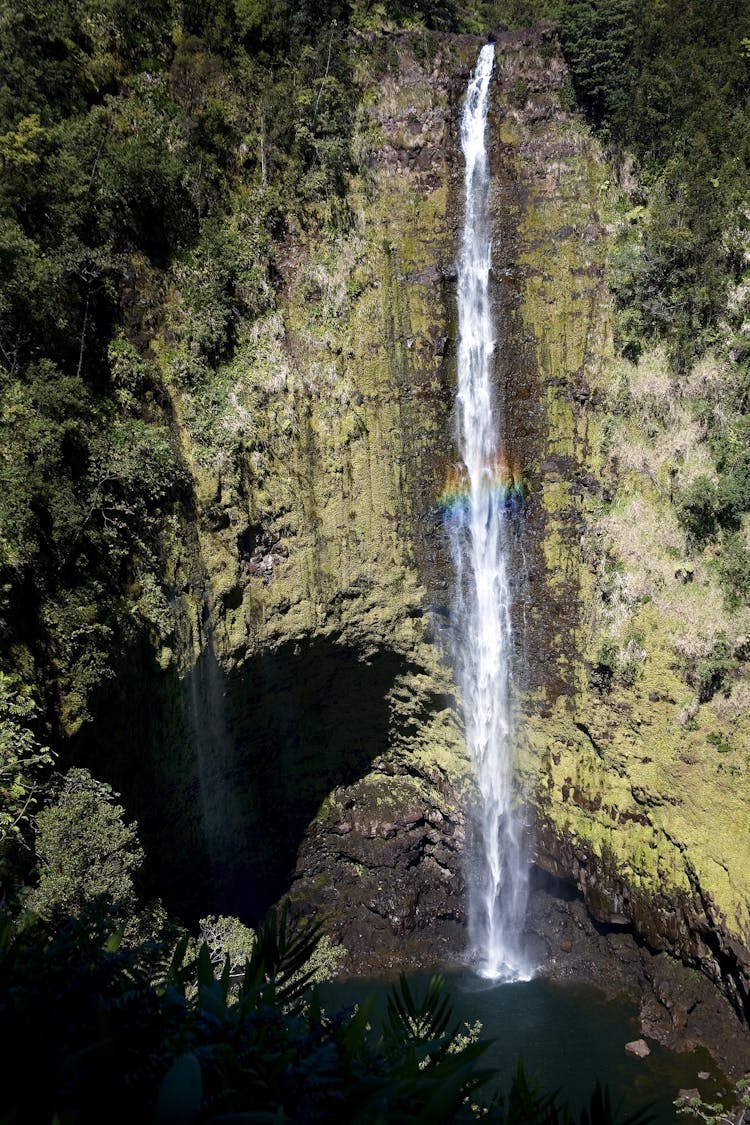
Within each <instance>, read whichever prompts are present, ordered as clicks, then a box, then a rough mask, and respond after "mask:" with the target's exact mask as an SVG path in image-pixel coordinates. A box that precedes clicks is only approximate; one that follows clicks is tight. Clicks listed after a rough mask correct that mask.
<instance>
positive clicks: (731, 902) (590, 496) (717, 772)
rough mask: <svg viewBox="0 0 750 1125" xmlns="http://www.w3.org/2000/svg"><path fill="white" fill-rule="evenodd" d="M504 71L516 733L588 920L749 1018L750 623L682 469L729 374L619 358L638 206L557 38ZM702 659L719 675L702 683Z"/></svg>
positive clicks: (535, 795) (541, 856)
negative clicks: (519, 564) (521, 619)
mask: <svg viewBox="0 0 750 1125" xmlns="http://www.w3.org/2000/svg"><path fill="white" fill-rule="evenodd" d="M498 74H499V76H500V79H501V83H500V84H499V85H500V89H498V91H497V94H496V98H498V99H499V101H500V106H501V108H499V110H498V113H499V118H500V120H499V122H498V126H497V130H496V137H497V140H496V153H497V157H496V159H498V158H499V164H500V168H501V169H505V172H502V171H501V173H500V177H501V183H502V181H503V179H505V180H508V181H512V182H514V183H515V185H516V186H515V200H514V199H513V196H512V194H511V193H508V191H507V190H506V191H505V192H504V195H505V196H506V197H507V199H508V200H509V206H510V209H511V211H512V212H513V214H514V221H515V224H516V226H515V235H514V237H515V256H514V259H513V261H512V263H510V265H509V269H510V270H511V271H512V276H513V279H514V284H515V285H516V286H517V289H518V294H519V295H518V305H519V314H518V316H517V317H516V318H515V319H514V321H513V322H512V333H514V334H515V335H514V336H513V335H512V337H511V338H512V339H513V338H515V339H520V342H521V345H522V346H521V348H520V349H518V351H517V354H518V355H519V357H520V358H521V359H522V360H524V357H527V356H528V350H529V348H531V349H532V351H533V364H532V365H531V366H534V367H535V369H536V380H537V381H536V399H535V402H533V403H532V404H531V411H530V414H527V415H526V418H527V422H526V429H527V431H528V430H529V423H528V418H529V417H531V418H532V420H533V434H532V435H531V440H530V441H529V442H527V443H526V444H525V446H524V445H523V442H522V449H521V455H522V456H523V457H524V458H525V460H526V464H525V466H524V468H525V471H526V476H527V481H528V485H529V504H528V511H527V525H526V529H525V545H526V560H527V583H526V586H525V591H526V595H525V603H524V602H523V600H522V604H523V605H524V609H525V611H526V612H525V615H524V616H525V620H526V623H527V624H526V651H527V676H526V685H525V696H524V705H523V712H524V719H523V722H522V724H521V732H520V734H521V754H520V766H521V773H522V775H523V776H524V778H525V781H526V785H527V791H528V793H529V796H530V799H531V802H532V804H533V806H534V809H535V820H536V824H537V827H536V836H535V842H534V847H535V852H536V858H537V861H538V862H539V863H540V865H542V866H543V867H545V868H546V869H547V870H549V871H551V872H553V873H555V874H563V875H565V876H566V877H568V878H573V879H574V880H575V881H576V882H577V883H578V885H579V887H580V888H581V890H582V891H583V893H584V896H585V899H586V902H587V905H588V906H589V909H590V911H591V912H592V914H593V915H594V917H595V918H597V919H598V920H600V921H602V922H606V923H615V924H624V925H626V924H632V926H633V927H634V928H635V930H636V932H637V933H638V934H639V935H640V936H641V937H642V938H643V939H645V940H646V941H647V942H648V944H649V945H650V946H651V947H652V948H655V949H668V950H670V951H671V952H672V953H674V954H676V955H677V956H679V957H681V958H682V959H684V960H685V961H688V962H689V963H692V964H695V965H698V966H700V967H701V968H702V969H703V970H704V972H706V973H707V975H708V976H709V977H711V978H712V979H714V980H717V981H719V980H720V981H722V982H723V984H724V986H725V987H726V989H727V991H728V993H729V995H730V997H731V999H732V1000H733V1001H734V1003H735V1006H736V1007H737V1009H738V1010H739V1011H740V1012H743V1011H744V1014H745V1017H746V1018H747V1013H748V995H749V992H748V985H749V981H750V975H749V974H750V954H749V953H748V945H750V877H749V876H748V872H749V871H750V818H748V816H747V808H748V802H749V801H750V781H749V775H750V770H749V766H750V761H749V760H748V755H747V745H748V741H747V729H746V728H747V710H746V708H745V707H744V706H743V704H742V700H743V699H744V698H745V695H746V692H747V686H746V685H747V666H746V664H745V659H746V655H745V649H744V645H745V644H746V637H747V630H748V624H749V622H748V617H747V611H745V610H743V611H736V612H733V613H728V612H727V610H726V608H725V607H724V605H723V600H722V597H721V594H720V592H719V589H718V584H717V581H716V577H715V576H714V575H712V573H711V571H710V563H709V565H708V566H707V565H706V562H705V560H704V561H701V560H699V559H695V558H694V557H692V556H691V555H690V551H689V543H688V542H687V541H686V537H685V534H684V532H683V531H681V530H680V528H679V526H678V521H677V519H676V515H675V510H674V504H673V485H674V478H675V475H676V474H677V472H678V471H679V473H680V474H681V475H682V477H683V478H684V479H690V477H691V476H694V475H695V474H696V473H697V472H699V471H701V468H702V466H703V465H704V461H705V447H704V448H703V450H702V447H701V440H700V433H699V426H698V424H697V422H696V420H695V413H697V411H696V412H695V413H691V403H694V402H698V400H699V399H700V396H701V394H704V395H705V388H706V384H707V382H708V381H710V380H712V379H713V380H714V382H715V381H716V380H719V379H720V378H721V371H720V370H719V371H716V370H714V369H715V368H716V367H717V364H715V363H714V364H712V360H711V358H710V357H709V358H708V359H707V360H705V361H703V363H702V365H700V367H699V369H698V370H696V371H693V372H692V373H691V374H690V376H689V379H688V380H686V381H685V383H686V385H683V386H681V385H680V384H679V383H678V382H677V381H676V379H675V377H674V376H672V375H670V373H669V369H668V366H667V363H666V360H665V357H664V356H663V355H662V354H661V353H660V352H658V351H656V352H653V351H652V352H648V351H647V352H646V353H645V354H644V356H643V357H642V358H641V360H640V362H639V363H638V365H632V364H629V363H627V362H626V361H624V360H623V359H622V358H620V357H618V356H616V353H615V349H614V347H613V341H612V337H613V319H614V310H613V307H612V300H611V297H610V294H609V290H608V284H607V279H608V270H609V268H610V264H609V263H610V260H611V249H612V244H613V241H614V238H615V237H616V235H617V232H618V230H619V228H620V227H621V226H622V225H623V224H627V223H629V222H633V221H635V218H634V215H635V212H633V209H632V206H631V204H630V203H629V201H628V199H627V198H626V197H625V196H624V194H623V193H622V192H621V191H620V190H619V188H618V185H617V184H616V182H614V177H613V172H612V169H611V166H609V165H608V163H607V162H606V161H605V159H604V157H603V154H602V152H601V149H600V148H599V146H598V144H597V143H596V142H595V141H594V140H593V138H592V136H591V134H590V132H589V131H588V129H587V128H586V127H585V126H584V125H583V123H582V122H581V120H580V118H579V117H578V116H576V115H572V114H570V113H568V112H565V111H564V110H563V108H562V105H561V102H563V103H564V102H565V100H566V99H567V96H568V88H567V79H566V75H565V70H564V67H563V66H562V65H561V62H560V59H559V56H557V54H556V53H555V52H554V51H553V50H552V47H551V44H549V42H547V41H545V40H544V39H542V40H541V42H540V41H537V42H536V43H534V41H533V38H531V39H527V42H526V44H525V46H524V48H523V50H522V51H520V52H517V51H516V49H515V46H514V47H512V48H511V49H510V50H508V49H507V48H504V47H503V46H502V45H501V46H500V49H499V52H498ZM503 87H504V88H505V91H506V93H505V98H508V95H510V96H509V100H510V102H511V104H510V106H509V105H508V102H507V100H506V101H504V102H503V94H502V92H501V91H502V88H503ZM496 89H497V88H496ZM499 221H500V220H498V222H499ZM495 268H496V269H497V265H496V267H495ZM519 321H520V327H519ZM511 350H515V349H511ZM525 362H526V366H527V368H528V362H527V361H525ZM718 367H719V368H720V365H718ZM706 368H708V370H706ZM519 370H523V367H521V368H519ZM526 381H528V376H527V377H525V378H524V380H522V382H526ZM518 409H519V404H516V410H518ZM517 432H518V431H517ZM712 662H713V663H712ZM709 665H710V666H711V668H714V669H715V668H718V667H719V665H720V666H721V667H720V669H719V671H717V672H716V675H715V678H714V680H713V682H712V683H710V684H709V685H708V687H706V680H707V677H708V672H707V671H706V669H707V668H708V666H709ZM709 678H710V677H709ZM719 683H720V684H721V686H720V687H717V686H716V685H717V684H719Z"/></svg>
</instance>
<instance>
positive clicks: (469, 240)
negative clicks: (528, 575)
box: [445, 43, 531, 980]
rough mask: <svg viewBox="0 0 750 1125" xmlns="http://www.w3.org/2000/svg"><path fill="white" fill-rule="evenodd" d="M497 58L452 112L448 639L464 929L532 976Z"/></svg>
mask: <svg viewBox="0 0 750 1125" xmlns="http://www.w3.org/2000/svg"><path fill="white" fill-rule="evenodd" d="M493 61H494V47H493V45H492V44H491V43H489V44H487V45H486V46H484V47H483V48H482V50H481V52H480V55H479V60H478V63H477V67H476V70H475V72H474V74H473V75H472V77H471V79H470V81H469V86H468V90H467V93H466V100H465V102H464V108H463V116H462V120H461V148H462V151H463V154H464V159H465V163H466V167H465V173H464V222H463V231H462V237H461V248H460V256H459V261H458V391H457V401H456V426H457V443H458V449H459V451H460V454H461V458H462V465H461V466H460V469H459V470H458V473H457V478H456V480H455V482H454V484H453V487H452V488H450V487H449V490H448V491H449V495H450V502H449V503H447V504H446V505H445V508H446V512H447V517H446V524H447V528H448V532H449V536H450V544H451V553H452V556H453V562H454V567H455V597H454V606H453V613H452V647H453V658H454V665H455V670H456V677H457V680H458V685H459V688H460V692H461V697H462V704H463V718H464V726H465V732H466V742H467V746H468V748H469V752H470V754H471V758H472V761H473V764H474V769H475V772H476V779H477V789H478V799H477V807H476V809H475V810H474V816H473V825H472V828H473V836H474V845H475V846H474V848H473V850H472V853H473V854H472V864H473V866H474V868H475V870H473V871H471V872H470V877H469V884H470V891H469V932H470V939H471V944H472V957H473V959H474V960H475V961H476V963H477V967H478V970H479V972H480V973H481V974H482V975H483V976H486V977H489V978H492V979H506V980H520V979H528V978H529V977H530V976H531V973H530V971H529V968H528V966H527V964H526V961H525V958H524V952H523V945H522V933H523V924H524V917H525V912H526V898H527V883H528V865H527V862H526V860H525V857H524V854H523V842H522V823H521V820H520V814H519V812H518V811H517V810H516V809H515V808H514V793H513V755H514V730H513V699H512V667H511V664H512V639H513V638H512V630H511V612H510V606H511V591H510V583H509V580H508V567H509V559H508V522H509V518H510V515H511V513H512V511H513V508H514V505H515V503H516V502H517V501H518V499H519V496H520V495H521V494H522V493H521V491H520V486H519V482H518V481H517V480H515V479H514V474H513V473H512V471H511V470H510V469H509V467H508V463H507V460H506V458H505V457H504V456H503V449H502V447H501V442H500V436H499V435H500V430H501V427H500V416H499V412H498V405H497V403H496V402H495V396H494V394H493V387H492V356H493V351H494V347H495V340H494V333H493V323H492V309H491V305H490V294H489V277H490V266H491V243H490V236H489V221H488V219H489V198H490V175H489V162H488V158H487V149H486V145H485V133H486V126H487V108H488V101H489V86H490V78H491V76H492V67H493Z"/></svg>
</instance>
